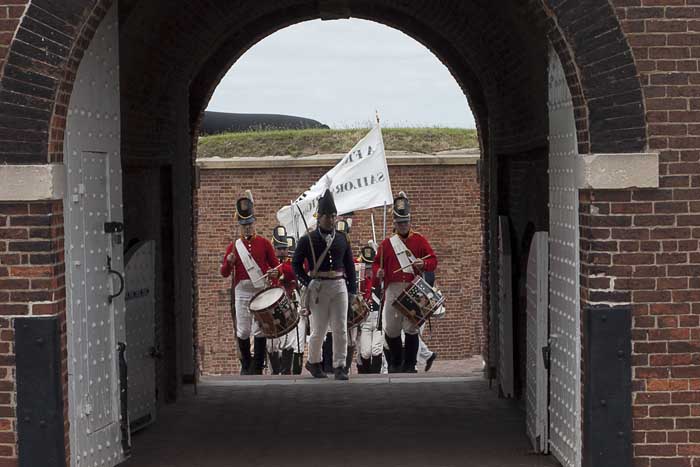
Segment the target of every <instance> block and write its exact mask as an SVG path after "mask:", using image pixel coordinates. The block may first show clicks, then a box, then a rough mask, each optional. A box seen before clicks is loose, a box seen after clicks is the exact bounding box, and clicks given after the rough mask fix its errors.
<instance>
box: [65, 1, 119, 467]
mask: <svg viewBox="0 0 700 467" xmlns="http://www.w3.org/2000/svg"><path fill="white" fill-rule="evenodd" d="M118 43H119V35H118V18H117V6H116V2H115V4H114V5H113V6H112V7H111V9H110V10H109V12H108V13H107V15H106V16H105V18H104V20H103V21H102V23H101V24H100V25H99V27H98V29H97V31H96V33H95V35H94V38H93V40H92V42H91V43H90V46H89V47H88V49H87V50H86V52H85V55H84V57H83V59H82V61H81V62H80V66H79V68H78V72H77V75H76V80H75V85H74V88H73V93H72V94H71V98H70V102H69V105H68V115H67V120H66V134H65V142H64V164H65V166H66V181H67V190H66V198H65V199H64V209H65V218H66V225H65V234H66V282H67V287H66V288H67V292H68V313H67V330H68V383H69V406H68V410H69V419H70V447H71V465H72V466H112V465H116V464H118V463H119V462H121V461H122V460H123V459H124V457H125V449H128V443H129V439H128V431H127V432H126V434H125V432H124V427H125V425H124V424H123V423H122V422H123V421H125V419H124V417H126V414H125V413H122V410H123V407H122V402H123V400H122V397H121V396H122V391H121V386H120V383H121V382H124V381H123V378H121V375H120V369H123V363H124V361H123V358H120V356H121V357H123V353H122V354H120V352H119V351H118V346H119V344H120V343H123V342H124V341H125V334H124V295H123V293H121V294H120V292H123V287H122V285H123V275H122V274H123V271H124V262H123V248H122V240H123V239H122V233H121V232H120V231H119V228H120V226H121V225H122V224H121V222H122V221H123V213H122V210H123V206H122V194H121V184H122V182H121V177H122V171H121V160H120V143H119V139H120V134H119V132H120V124H119V121H120V112H119V67H118V64H119V52H118ZM112 229H116V230H117V231H115V232H113V233H108V232H109V231H110V230H112ZM120 360H121V364H122V365H121V366H120ZM124 383H125V382H124ZM124 402H125V401H124Z"/></svg>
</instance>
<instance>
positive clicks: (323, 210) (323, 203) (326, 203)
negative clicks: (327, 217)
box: [317, 188, 338, 216]
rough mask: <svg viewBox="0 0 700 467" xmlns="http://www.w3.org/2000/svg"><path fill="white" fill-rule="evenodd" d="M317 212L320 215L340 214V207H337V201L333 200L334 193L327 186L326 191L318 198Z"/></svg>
mask: <svg viewBox="0 0 700 467" xmlns="http://www.w3.org/2000/svg"><path fill="white" fill-rule="evenodd" d="M317 212H318V215H319V216H323V215H324V214H338V208H336V207H335V201H334V200H333V193H331V190H329V189H327V188H326V192H325V193H323V196H321V197H320V198H319V199H318V211H317Z"/></svg>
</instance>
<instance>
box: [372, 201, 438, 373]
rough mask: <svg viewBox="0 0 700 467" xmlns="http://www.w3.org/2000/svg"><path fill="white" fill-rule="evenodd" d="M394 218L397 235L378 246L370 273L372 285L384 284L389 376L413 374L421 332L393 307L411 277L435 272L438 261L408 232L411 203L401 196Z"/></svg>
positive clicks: (421, 240)
mask: <svg viewBox="0 0 700 467" xmlns="http://www.w3.org/2000/svg"><path fill="white" fill-rule="evenodd" d="M393 217H394V229H395V232H396V233H395V234H394V235H392V236H391V237H389V238H386V239H384V241H383V242H382V243H381V245H379V249H378V251H377V255H376V257H375V259H374V264H373V270H374V277H375V278H376V279H375V281H377V282H378V281H383V283H384V308H383V310H382V311H383V313H382V320H383V326H384V337H385V339H386V342H387V345H388V346H389V352H390V357H391V359H390V362H389V372H390V373H399V372H404V373H415V372H416V359H417V354H418V346H419V340H418V334H419V332H420V329H419V328H418V327H416V326H415V325H413V323H412V322H411V321H410V320H408V319H407V318H405V317H404V315H403V314H402V313H401V312H400V311H399V309H398V308H397V307H395V306H394V305H393V303H394V300H395V299H396V298H397V297H398V296H399V294H400V293H401V292H402V291H403V290H404V289H406V287H408V286H409V284H410V283H411V281H412V280H413V279H414V277H416V276H417V275H420V274H422V273H423V272H425V271H427V272H432V271H435V268H436V267H437V257H436V256H435V253H434V252H433V249H432V247H431V246H430V243H428V240H427V239H426V238H425V237H424V236H422V235H421V234H419V233H418V232H415V231H413V230H412V229H411V212H410V203H409V201H408V197H407V196H406V194H405V193H404V192H400V193H399V195H398V196H397V197H396V198H395V199H394V206H393ZM402 330H403V331H404V333H405V334H406V343H405V344H406V348H405V351H404V349H403V348H402V345H401V331H402Z"/></svg>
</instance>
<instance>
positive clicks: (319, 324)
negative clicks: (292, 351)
mask: <svg viewBox="0 0 700 467" xmlns="http://www.w3.org/2000/svg"><path fill="white" fill-rule="evenodd" d="M317 214H318V227H317V228H316V229H315V230H313V231H311V232H309V233H308V234H306V235H304V236H303V237H301V238H300V239H299V242H298V243H297V247H296V251H295V252H294V258H293V259H292V267H293V268H294V272H295V274H296V275H297V278H298V279H299V281H300V282H301V283H302V284H303V285H305V286H306V287H307V292H306V301H307V302H308V306H309V310H310V312H311V338H310V340H309V359H308V361H307V362H306V369H307V370H308V371H309V372H310V373H311V374H312V375H313V376H314V377H315V378H325V377H326V374H325V373H324V372H323V369H322V367H321V346H322V343H323V338H324V336H325V334H326V330H327V329H328V323H329V322H330V326H331V330H332V332H333V373H334V375H335V379H337V380H347V379H348V371H347V369H346V368H345V364H346V361H345V359H346V355H347V341H348V330H347V313H348V298H349V297H348V294H355V293H356V280H355V273H354V271H355V266H354V263H353V258H352V252H351V250H350V245H349V244H348V241H347V237H346V236H345V235H342V234H337V232H336V230H335V220H336V215H337V209H336V207H335V202H334V201H333V195H332V194H331V192H330V190H326V192H325V193H324V194H323V196H322V197H321V198H320V199H319V200H318V211H317ZM305 261H308V264H309V267H310V269H311V273H310V274H309V273H307V272H306V271H305V270H304V262H305Z"/></svg>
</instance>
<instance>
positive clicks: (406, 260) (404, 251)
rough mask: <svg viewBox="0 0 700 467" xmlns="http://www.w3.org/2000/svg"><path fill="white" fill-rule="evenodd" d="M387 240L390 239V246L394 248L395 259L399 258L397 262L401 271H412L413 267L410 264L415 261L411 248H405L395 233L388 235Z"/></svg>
mask: <svg viewBox="0 0 700 467" xmlns="http://www.w3.org/2000/svg"><path fill="white" fill-rule="evenodd" d="M389 241H391V247H392V248H393V249H394V253H395V254H396V259H398V260H399V264H400V265H401V271H402V272H408V273H412V272H413V268H412V267H411V265H412V264H413V262H415V261H416V257H415V256H413V253H411V250H409V249H408V248H406V245H405V244H404V243H403V241H402V240H401V238H400V237H399V236H398V235H397V234H394V235H392V236H391V237H389Z"/></svg>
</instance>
